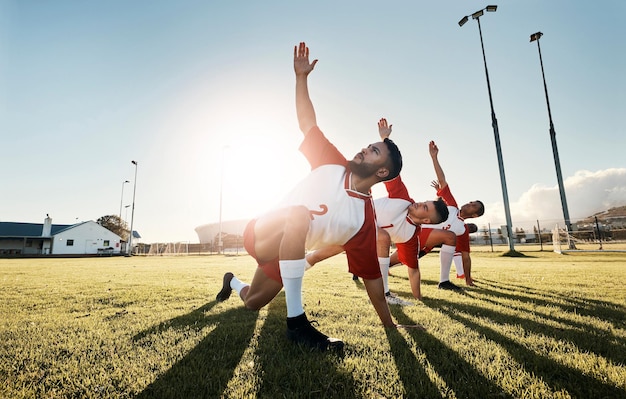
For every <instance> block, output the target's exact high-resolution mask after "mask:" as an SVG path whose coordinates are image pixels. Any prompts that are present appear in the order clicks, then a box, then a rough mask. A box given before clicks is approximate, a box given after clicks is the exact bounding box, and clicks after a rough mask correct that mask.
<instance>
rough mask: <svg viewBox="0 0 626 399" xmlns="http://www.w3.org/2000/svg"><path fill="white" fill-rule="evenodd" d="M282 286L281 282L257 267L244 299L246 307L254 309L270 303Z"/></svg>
mask: <svg viewBox="0 0 626 399" xmlns="http://www.w3.org/2000/svg"><path fill="white" fill-rule="evenodd" d="M282 288H283V285H282V284H281V283H279V282H278V281H276V280H272V279H271V278H269V277H267V275H266V274H265V273H264V272H263V270H261V268H260V267H257V269H256V272H255V273H254V277H253V278H252V282H251V283H250V287H249V288H248V292H247V293H246V298H245V299H244V302H245V304H246V307H247V308H248V309H254V310H258V309H261V308H262V307H263V306H265V305H267V304H268V303H270V302H271V301H272V299H274V298H275V297H276V295H278V293H279V292H280V290H281V289H282Z"/></svg>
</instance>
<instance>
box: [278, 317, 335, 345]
mask: <svg viewBox="0 0 626 399" xmlns="http://www.w3.org/2000/svg"><path fill="white" fill-rule="evenodd" d="M298 317H299V318H300V317H304V320H303V321H302V323H299V324H300V325H299V326H298V327H295V328H289V327H287V338H288V339H289V340H290V341H293V342H295V343H298V344H303V345H306V346H308V347H310V348H312V349H318V350H320V351H325V350H329V349H330V350H337V351H340V350H342V349H343V341H342V340H340V339H338V338H331V337H329V336H327V335H325V334H322V333H321V332H319V331H317V329H316V328H315V327H313V325H312V324H311V323H316V324H317V322H316V321H313V322H309V321H308V320H307V319H306V316H305V315H304V314H303V315H302V316H298Z"/></svg>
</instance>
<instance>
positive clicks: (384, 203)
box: [374, 176, 420, 269]
mask: <svg viewBox="0 0 626 399" xmlns="http://www.w3.org/2000/svg"><path fill="white" fill-rule="evenodd" d="M385 188H386V189H387V194H388V197H384V198H377V199H376V200H375V201H374V208H375V209H376V222H377V224H378V227H380V228H383V229H385V231H387V232H388V233H389V237H390V238H391V241H393V242H394V243H395V244H396V247H397V248H398V257H399V259H400V262H402V263H403V264H405V265H406V266H408V267H410V268H413V269H415V268H417V265H418V263H417V262H418V261H417V259H418V252H419V232H420V226H419V225H416V224H414V223H413V222H412V221H411V220H410V219H409V216H408V207H409V206H410V205H411V204H413V203H414V202H415V201H413V199H412V198H411V197H410V196H409V191H408V190H407V188H406V186H405V185H404V183H403V182H402V179H401V178H400V176H398V177H396V178H395V179H392V180H390V181H386V182H385Z"/></svg>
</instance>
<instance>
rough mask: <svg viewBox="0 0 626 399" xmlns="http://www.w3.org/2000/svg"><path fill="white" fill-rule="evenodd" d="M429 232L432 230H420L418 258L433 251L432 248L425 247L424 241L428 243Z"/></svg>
mask: <svg viewBox="0 0 626 399" xmlns="http://www.w3.org/2000/svg"><path fill="white" fill-rule="evenodd" d="M431 231H433V229H428V228H422V230H420V252H419V257H420V258H421V257H422V256H424V255H426V254H427V253H429V252H430V251H432V250H433V247H427V246H426V241H428V237H429V236H430V232H431Z"/></svg>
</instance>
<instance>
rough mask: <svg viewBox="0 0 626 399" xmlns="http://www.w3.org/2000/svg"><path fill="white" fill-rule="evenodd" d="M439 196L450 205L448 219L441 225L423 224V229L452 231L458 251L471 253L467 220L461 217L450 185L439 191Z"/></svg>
mask: <svg viewBox="0 0 626 399" xmlns="http://www.w3.org/2000/svg"><path fill="white" fill-rule="evenodd" d="M437 195H438V196H440V197H441V198H443V200H444V201H445V203H446V205H448V219H446V220H445V221H444V222H441V223H439V224H423V225H422V228H424V229H427V228H430V229H440V230H450V231H451V232H453V233H454V234H456V236H457V244H456V249H457V251H466V252H469V230H468V229H467V226H466V225H465V220H464V219H463V218H462V217H461V214H460V209H459V206H458V205H457V203H456V200H455V199H454V197H453V196H452V193H451V192H450V185H447V184H446V186H445V187H444V188H442V189H440V190H438V191H437Z"/></svg>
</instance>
